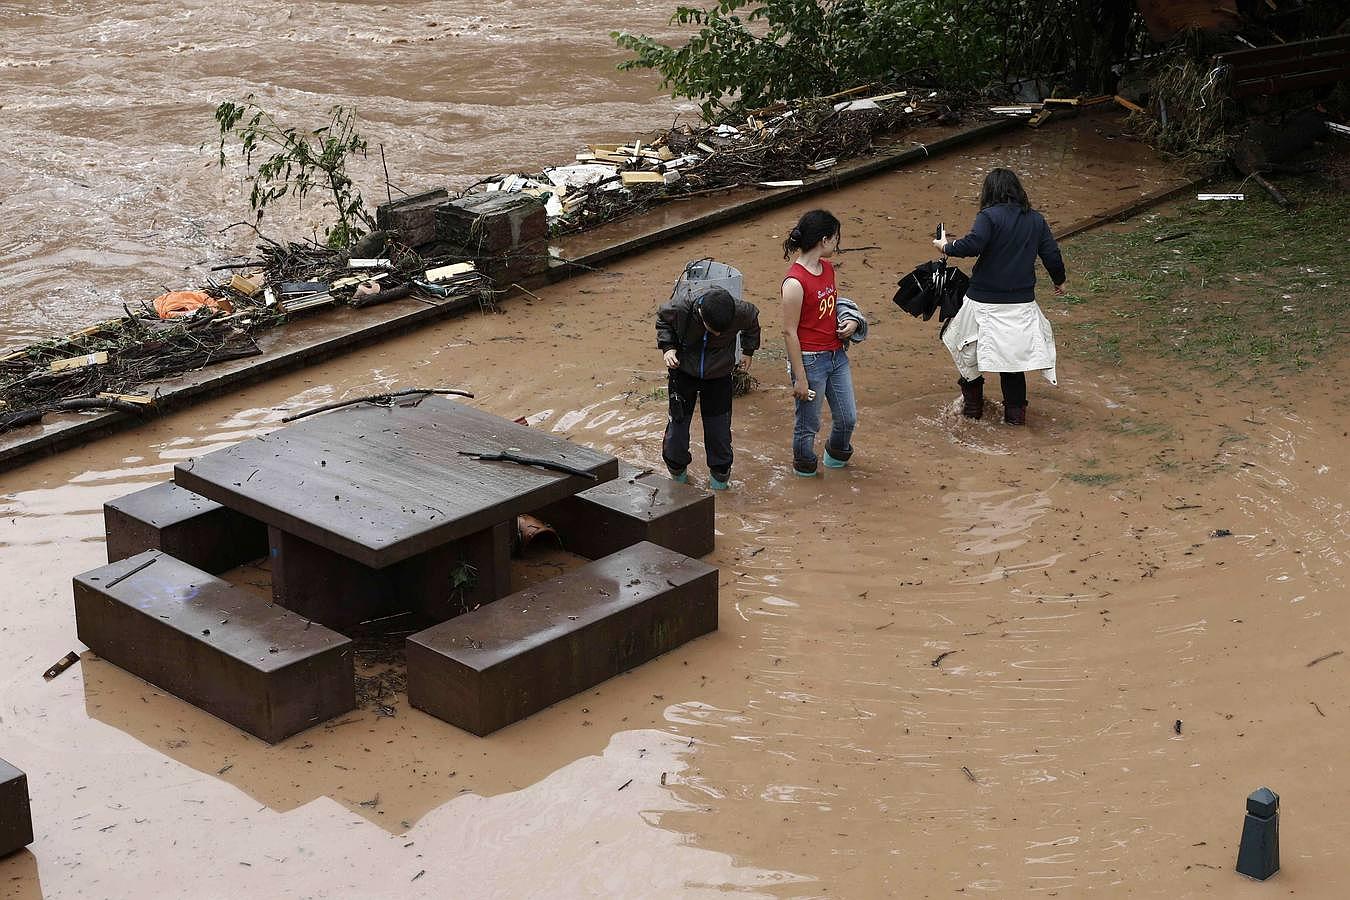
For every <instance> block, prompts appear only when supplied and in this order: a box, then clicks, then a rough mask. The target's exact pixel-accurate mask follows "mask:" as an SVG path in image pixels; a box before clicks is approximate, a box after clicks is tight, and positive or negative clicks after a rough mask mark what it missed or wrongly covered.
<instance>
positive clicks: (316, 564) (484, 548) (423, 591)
mask: <svg viewBox="0 0 1350 900" xmlns="http://www.w3.org/2000/svg"><path fill="white" fill-rule="evenodd" d="M514 524H515V523H503V524H501V525H497V526H494V527H493V528H490V529H488V530H486V531H481V532H479V533H477V534H473V535H470V536H469V537H466V538H462V539H460V540H458V541H453V542H451V543H449V544H445V545H443V546H441V547H437V548H435V549H433V550H428V551H426V552H425V553H419V554H417V555H416V556H413V557H410V558H408V559H405V560H403V561H402V562H397V563H394V564H393V565H391V566H386V567H385V568H382V569H374V568H371V567H370V566H366V565H363V564H361V563H359V562H357V561H356V560H353V559H349V558H347V557H345V556H343V555H341V554H339V553H334V552H333V551H331V550H327V549H325V548H323V547H320V546H319V545H318V544H315V543H312V542H310V541H307V540H305V539H304V538H301V537H297V536H295V535H292V534H287V533H285V532H283V531H281V530H280V529H277V528H270V529H268V535H269V541H270V543H271V557H272V599H273V600H274V601H275V602H276V603H277V604H278V605H279V606H284V607H285V608H287V609H289V610H291V611H292V612H294V613H297V614H299V615H302V616H304V617H305V618H307V619H313V620H314V621H315V622H321V623H323V624H324V625H327V626H328V627H329V628H333V629H336V630H338V631H341V632H344V633H349V634H350V633H352V630H353V629H356V628H357V627H358V626H360V625H361V624H362V623H364V622H367V621H369V620H372V619H380V618H384V617H386V616H392V615H397V614H399V613H407V612H413V613H416V614H418V615H419V616H420V617H421V618H422V619H423V620H424V621H425V620H429V621H433V622H441V621H444V620H445V619H448V618H450V617H452V616H456V615H459V614H460V613H461V612H463V611H464V610H465V609H466V608H467V609H472V608H473V607H475V606H479V605H481V604H484V603H489V602H491V601H493V600H496V599H497V598H498V597H501V596H504V595H505V594H507V593H508V592H509V591H510V587H511V541H512V539H513V533H512V529H513V527H514ZM465 563H467V564H468V565H470V566H472V567H473V570H474V573H475V575H474V580H473V582H472V584H470V585H468V586H466V587H465V588H464V589H462V590H461V591H459V592H458V593H456V592H455V590H454V588H453V583H454V581H453V580H454V577H455V573H456V571H457V570H458V569H459V568H460V566H461V565H463V564H465Z"/></svg>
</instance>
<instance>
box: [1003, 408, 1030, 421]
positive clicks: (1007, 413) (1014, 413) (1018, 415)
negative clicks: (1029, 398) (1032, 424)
mask: <svg viewBox="0 0 1350 900" xmlns="http://www.w3.org/2000/svg"><path fill="white" fill-rule="evenodd" d="M1003 421H1004V422H1006V423H1007V424H1009V425H1025V424H1027V408H1026V407H1025V406H1005V407H1003Z"/></svg>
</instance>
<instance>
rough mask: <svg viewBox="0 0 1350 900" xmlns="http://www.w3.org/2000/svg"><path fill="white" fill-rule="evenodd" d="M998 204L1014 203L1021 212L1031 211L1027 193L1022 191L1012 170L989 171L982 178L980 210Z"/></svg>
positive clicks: (1020, 184) (1020, 183)
mask: <svg viewBox="0 0 1350 900" xmlns="http://www.w3.org/2000/svg"><path fill="white" fill-rule="evenodd" d="M1000 203H1016V204H1017V205H1018V206H1020V207H1022V209H1023V210H1028V209H1031V201H1030V200H1028V199H1027V192H1026V191H1024V190H1023V189H1022V182H1020V181H1018V180H1017V175H1015V174H1014V173H1013V171H1012V169H991V170H990V171H989V174H988V175H986V176H984V187H982V188H980V209H985V208H987V207H990V206H998V205H999V204H1000Z"/></svg>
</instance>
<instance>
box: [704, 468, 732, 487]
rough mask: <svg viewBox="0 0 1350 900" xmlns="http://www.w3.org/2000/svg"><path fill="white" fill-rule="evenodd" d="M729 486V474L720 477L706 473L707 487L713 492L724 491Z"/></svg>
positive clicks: (712, 473)
mask: <svg viewBox="0 0 1350 900" xmlns="http://www.w3.org/2000/svg"><path fill="white" fill-rule="evenodd" d="M729 484H731V473H730V472H723V473H722V474H720V475H719V474H717V473H716V472H712V471H709V472H708V487H710V488H712V489H713V490H714V491H725V490H726V489H727V486H728V485H729Z"/></svg>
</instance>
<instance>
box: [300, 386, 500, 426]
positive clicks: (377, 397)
mask: <svg viewBox="0 0 1350 900" xmlns="http://www.w3.org/2000/svg"><path fill="white" fill-rule="evenodd" d="M409 394H453V395H454V396H456V397H470V398H472V397H473V394H471V393H470V392H469V391H457V390H455V389H453V388H407V389H406V390H402V391H392V392H391V393H388V394H371V395H370V396H369V397H353V398H352V399H350V400H339V401H338V402H336V403H326V404H324V405H323V406H316V407H314V408H313V409H307V410H305V411H304V412H302V413H296V414H295V415H293V416H286V417H285V418H284V419H282V420H281V421H283V422H294V421H295V420H296V419H303V418H305V417H306V416H313V415H318V414H319V413H321V412H328V411H329V410H331V409H341V408H342V407H344V406H351V405H353V404H356V403H386V402H388V401H390V400H393V399H394V398H395V397H406V396H408V395H409Z"/></svg>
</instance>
